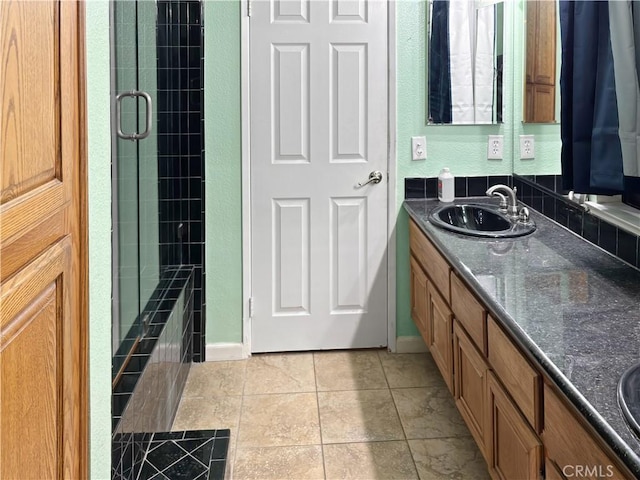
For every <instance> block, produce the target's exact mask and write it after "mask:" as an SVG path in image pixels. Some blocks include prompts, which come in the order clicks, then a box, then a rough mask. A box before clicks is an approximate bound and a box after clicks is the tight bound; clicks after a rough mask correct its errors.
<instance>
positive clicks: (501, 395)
mask: <svg viewBox="0 0 640 480" xmlns="http://www.w3.org/2000/svg"><path fill="white" fill-rule="evenodd" d="M487 407H488V408H487V415H488V417H487V418H488V428H489V437H488V440H487V447H488V453H489V456H488V459H487V461H488V463H489V472H490V473H491V476H492V477H493V478H497V479H501V480H511V479H514V478H518V479H521V480H527V479H529V480H538V479H539V478H540V476H541V475H540V474H541V471H542V443H540V440H539V439H538V437H537V436H536V434H535V432H534V431H533V430H532V429H531V427H530V426H529V424H528V423H527V420H526V419H525V418H524V417H523V416H522V414H521V413H520V412H519V411H518V408H517V407H516V406H515V405H514V404H513V402H512V401H511V399H510V398H509V397H508V395H507V394H506V393H505V391H504V390H503V389H502V386H501V385H500V383H499V382H498V380H497V378H496V377H495V375H494V374H493V373H491V372H489V376H488V378H487Z"/></svg>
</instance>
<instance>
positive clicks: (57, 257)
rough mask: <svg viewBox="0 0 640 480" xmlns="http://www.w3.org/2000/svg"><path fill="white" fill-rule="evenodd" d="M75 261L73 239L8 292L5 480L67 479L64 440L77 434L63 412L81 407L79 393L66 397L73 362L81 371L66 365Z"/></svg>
mask: <svg viewBox="0 0 640 480" xmlns="http://www.w3.org/2000/svg"><path fill="white" fill-rule="evenodd" d="M70 257H71V245H70V239H69V238H68V237H66V238H65V239H63V240H61V241H59V242H58V243H56V244H54V245H53V246H52V247H51V248H49V249H48V250H46V251H45V252H44V253H43V254H42V255H40V256H39V257H38V258H37V259H35V260H34V261H33V262H32V263H30V264H29V265H28V266H27V267H26V268H23V269H22V270H21V271H20V272H19V273H18V274H17V275H15V276H14V277H12V278H11V280H10V281H7V282H4V283H3V285H2V289H1V292H2V293H1V295H2V297H1V302H2V313H1V315H0V339H1V340H0V342H1V343H0V358H1V361H0V375H1V382H0V398H2V416H1V421H0V424H1V425H2V428H1V429H0V431H1V435H0V443H1V444H2V462H1V465H2V469H1V471H0V473H1V475H0V476H1V477H2V478H15V475H16V473H17V472H20V475H21V478H34V479H37V478H59V477H60V476H61V473H62V471H63V458H62V456H61V455H60V453H62V452H59V451H58V449H62V447H63V446H62V445H59V444H58V442H57V440H58V438H60V437H62V438H66V437H67V436H68V435H69V434H73V430H74V425H73V422H67V423H66V424H65V414H64V411H63V408H64V407H65V406H72V405H73V403H74V402H73V401H74V398H73V395H74V392H73V390H68V391H67V390H66V389H63V386H64V385H65V383H66V382H65V375H64V372H65V368H67V367H66V366H65V360H67V361H69V362H70V363H69V365H68V366H71V365H72V363H73V359H72V358H68V359H65V358H64V357H65V355H68V352H67V349H66V348H64V338H63V335H65V334H68V333H69V330H70V328H71V324H72V318H71V317H70V314H71V309H70V298H69V295H70V292H69V283H68V281H66V280H67V279H66V274H65V272H68V271H69V269H70ZM25 359H28V361H25ZM77 373H78V372H76V374H77ZM16 392H25V395H20V394H17V395H16ZM71 418H72V417H71ZM18 439H19V441H18Z"/></svg>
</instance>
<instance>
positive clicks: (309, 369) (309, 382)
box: [244, 353, 316, 395]
mask: <svg viewBox="0 0 640 480" xmlns="http://www.w3.org/2000/svg"><path fill="white" fill-rule="evenodd" d="M315 391H316V380H315V376H314V371H313V354H311V353H287V354H263V355H254V356H253V357H251V358H250V359H249V360H248V362H247V379H246V382H245V386H244V394H245V395H255V394H263V393H297V392H315Z"/></svg>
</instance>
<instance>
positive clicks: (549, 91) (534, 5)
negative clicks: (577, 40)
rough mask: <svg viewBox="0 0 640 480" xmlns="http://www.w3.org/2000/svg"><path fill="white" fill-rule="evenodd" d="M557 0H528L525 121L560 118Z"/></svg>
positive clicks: (554, 120)
mask: <svg viewBox="0 0 640 480" xmlns="http://www.w3.org/2000/svg"><path fill="white" fill-rule="evenodd" d="M558 22H559V16H558V0H553V1H549V0H527V1H526V12H525V31H526V40H525V54H524V58H525V75H524V77H525V84H524V89H525V94H524V112H523V121H524V122H526V123H556V122H559V121H560V80H559V79H560V55H561V51H560V28H559V24H558Z"/></svg>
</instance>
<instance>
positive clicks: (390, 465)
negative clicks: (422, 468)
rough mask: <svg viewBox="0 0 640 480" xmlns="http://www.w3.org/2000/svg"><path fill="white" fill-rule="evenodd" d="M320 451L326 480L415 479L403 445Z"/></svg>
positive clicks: (375, 444) (335, 446)
mask: <svg viewBox="0 0 640 480" xmlns="http://www.w3.org/2000/svg"><path fill="white" fill-rule="evenodd" d="M323 448H324V465H325V469H326V474H327V479H328V480H332V479H336V480H360V479H361V480H376V479H380V480H401V479H403V480H404V479H416V480H417V478H418V474H417V473H416V468H415V466H414V464H413V459H412V457H411V451H410V450H409V446H408V445H407V442H406V441H398V442H372V443H338V444H333V445H324V447H323Z"/></svg>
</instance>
